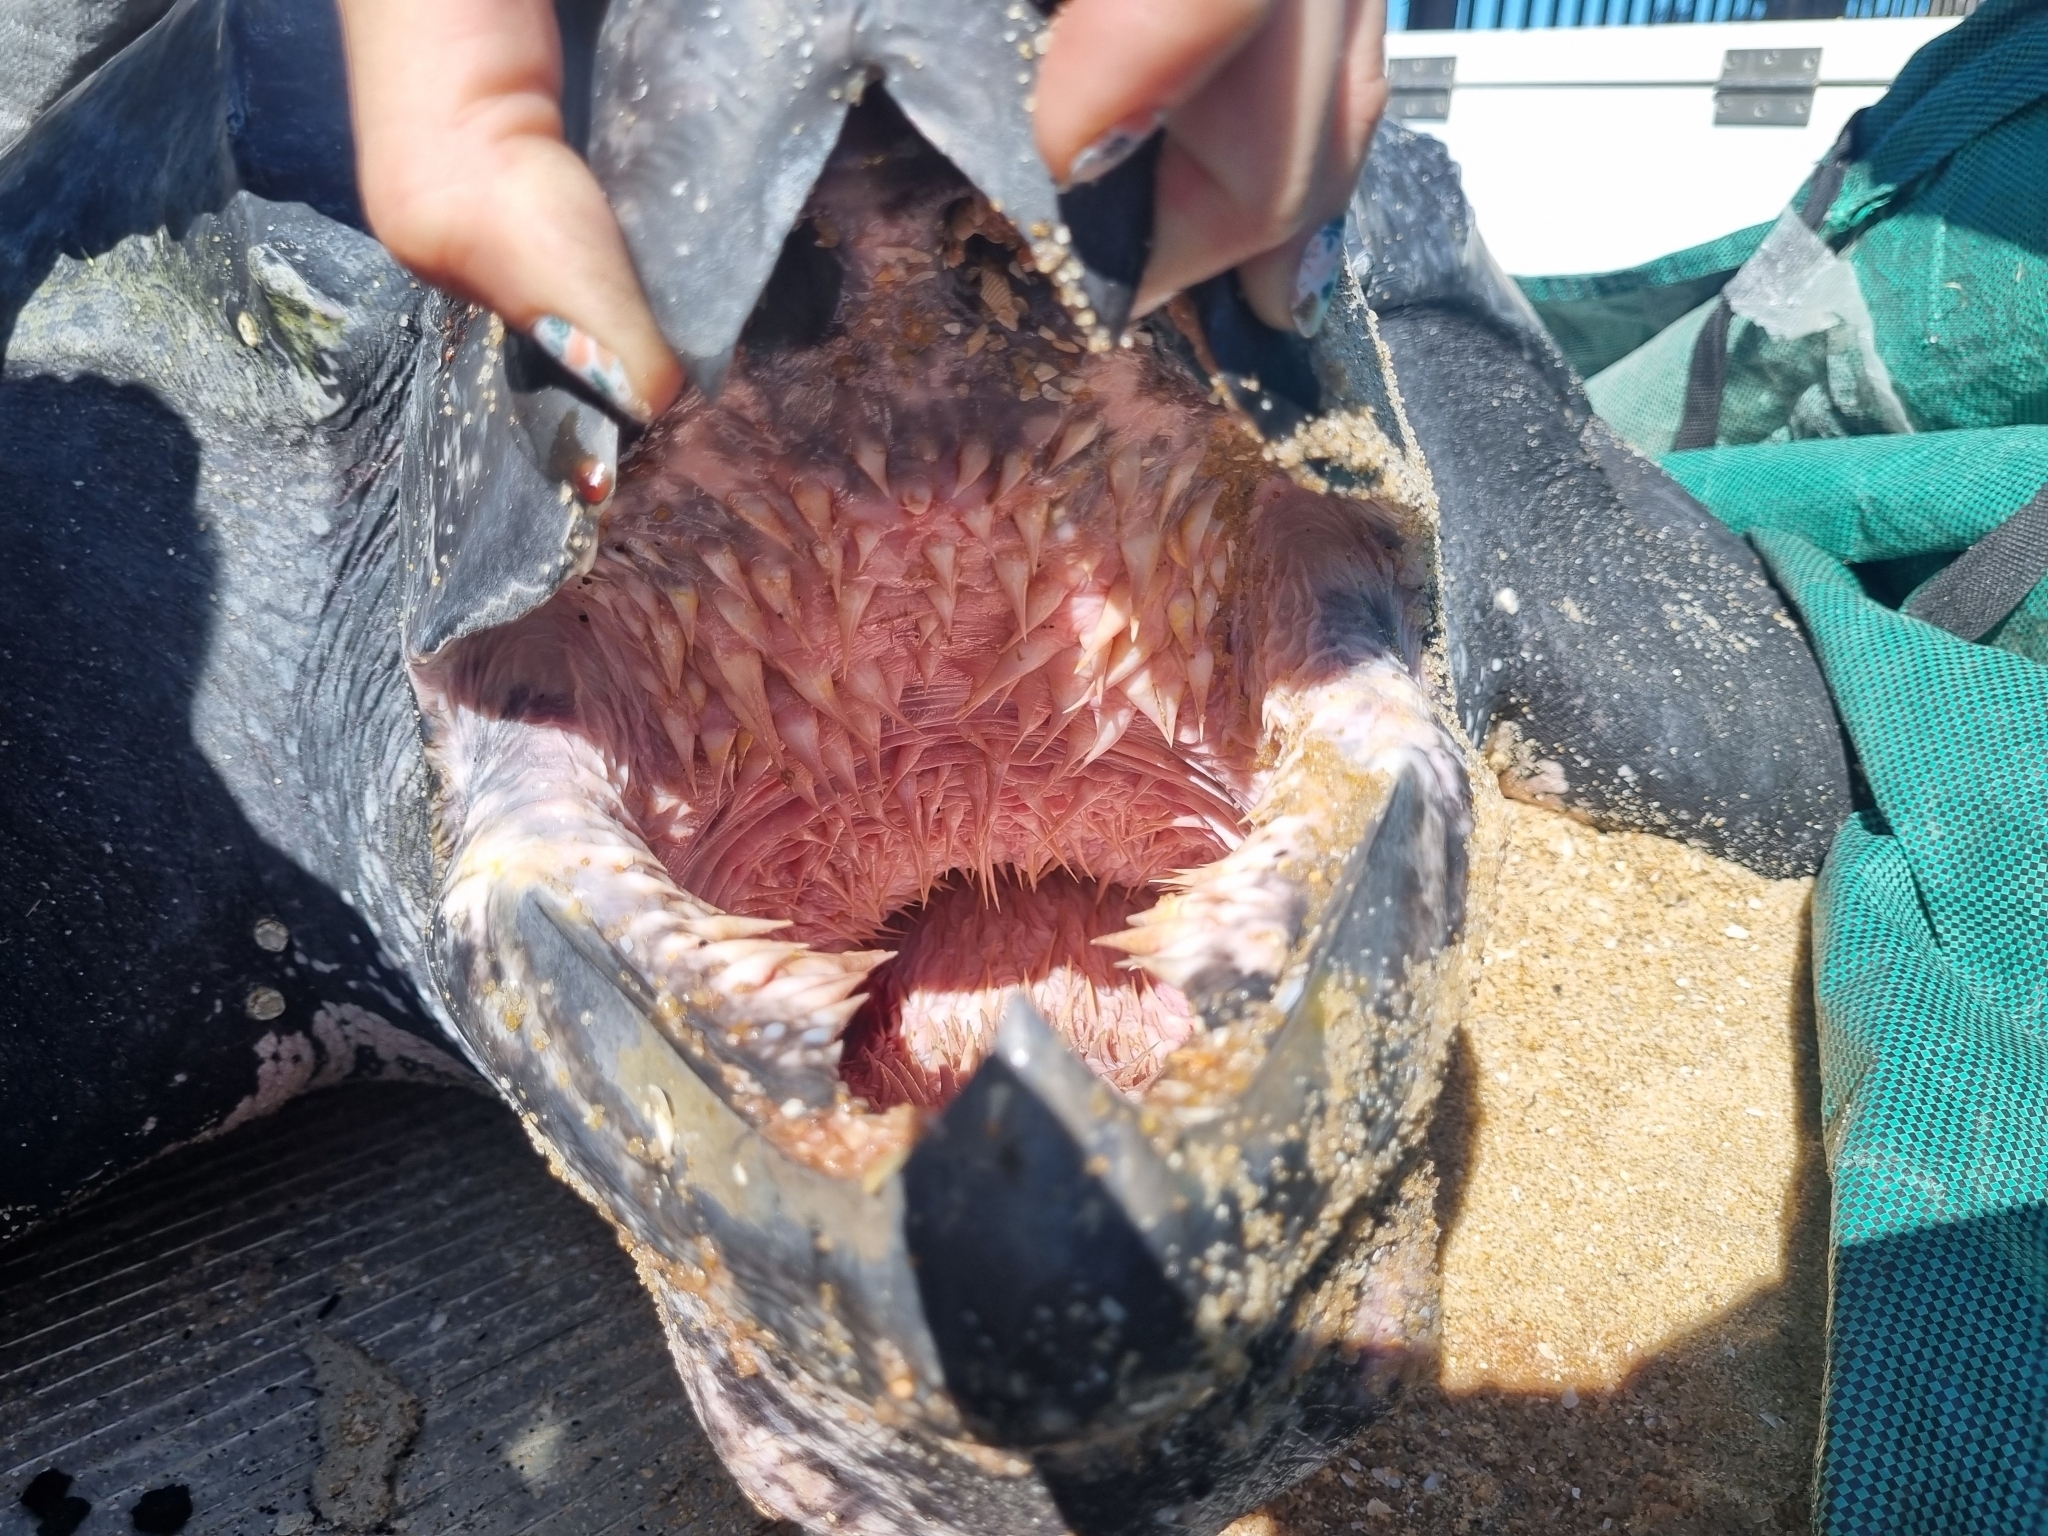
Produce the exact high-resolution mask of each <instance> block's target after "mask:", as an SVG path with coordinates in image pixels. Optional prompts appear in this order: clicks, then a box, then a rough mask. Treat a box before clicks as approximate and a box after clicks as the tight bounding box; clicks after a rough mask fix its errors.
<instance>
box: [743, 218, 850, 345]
mask: <svg viewBox="0 0 2048 1536" xmlns="http://www.w3.org/2000/svg"><path fill="white" fill-rule="evenodd" d="M822 237H823V231H821V230H820V229H819V227H818V224H817V222H816V221H815V220H813V219H805V220H804V221H803V222H801V223H800V224H798V225H797V226H796V228H794V229H792V230H791V231H790V232H789V238H788V239H787V240H785V241H783V242H782V254H781V255H780V256H778V257H777V258H776V259H775V270H774V271H773V272H771V273H770V274H769V276H768V286H767V287H766V288H764V289H762V291H761V298H760V300H759V302H758V303H756V304H755V305H754V313H753V314H752V315H751V316H750V317H749V318H748V320H747V328H746V330H745V331H743V332H741V335H740V340H741V343H742V345H744V346H745V347H747V349H748V350H749V351H752V352H756V353H759V352H775V351H793V350H797V349H800V348H803V347H814V346H816V345H817V344H818V343H819V342H821V341H823V340H824V339H825V338H826V336H827V335H829V334H830V333H831V330H832V326H833V322H834V321H835V320H836V319H837V318H838V314H839V293H840V289H841V288H842V287H843V286H844V285H845V282H846V269H845V267H844V265H843V264H842V263H841V261H840V258H839V253H838V251H837V250H835V249H833V248H832V247H830V246H827V245H826V244H825V243H824V240H823V238H822Z"/></svg>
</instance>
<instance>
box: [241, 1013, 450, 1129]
mask: <svg viewBox="0 0 2048 1536" xmlns="http://www.w3.org/2000/svg"><path fill="white" fill-rule="evenodd" d="M257 990H258V991H271V990H272V989H270V988H258V989H257ZM273 995H276V994H275V993H274V992H273ZM252 996H253V994H252ZM278 1000H279V1003H280V1005H282V1002H283V999H282V997H279V999H278ZM365 1048H367V1049H368V1050H369V1051H370V1052H371V1053H372V1054H373V1055H374V1057H375V1059H376V1061H377V1063H378V1065H379V1066H380V1067H381V1068H383V1069H384V1070H385V1071H386V1072H388V1073H391V1074H392V1075H395V1076H399V1077H401V1078H403V1079H405V1080H408V1081H424V1082H441V1083H460V1084H463V1085H465V1086H469V1087H475V1086H476V1078H475V1076H474V1075H473V1074H472V1073H470V1072H469V1071H467V1070H466V1069H464V1068H463V1067H462V1066H461V1064H460V1063H458V1062H457V1061H456V1060H455V1058H454V1057H452V1056H450V1055H449V1054H448V1053H447V1052H446V1051H444V1050H441V1049H440V1048H439V1047H438V1046H435V1045H433V1044H431V1043H429V1042H428V1041H425V1040H422V1039H421V1038H420V1037H419V1036H417V1035H414V1034H411V1033H409V1032H408V1031H406V1030H403V1029H400V1028H398V1026H397V1025H395V1024H393V1023H391V1022H390V1021H389V1020H388V1019H385V1018H383V1017H381V1016H380V1015H378V1014H374V1013H372V1012H370V1010H369V1009H367V1008H362V1007H358V1006H357V1005H356V1004H354V1003H322V1004H321V1005H320V1007H319V1009H318V1010H317V1011H316V1012H315V1013H314V1015H313V1026H312V1033H311V1035H310V1036H308V1035H306V1034H304V1033H301V1032H299V1031H297V1030H294V1031H292V1032H290V1033H288V1034H279V1033H277V1032H275V1031H273V1032H271V1033H269V1034H266V1035H264V1036H263V1037H262V1038H261V1039H259V1040H258V1041H257V1042H256V1091H255V1092H254V1093H251V1094H249V1095H247V1096H246V1097H244V1098H243V1100H242V1101H241V1102H240V1103H239V1104H237V1105H236V1106H235V1107H234V1108H233V1109H232V1110H230V1111H229V1112H228V1116H227V1118H226V1119H225V1120H223V1121H221V1123H220V1124H219V1125H218V1126H216V1127H215V1128H214V1129H213V1130H212V1131H210V1132H208V1133H207V1135H208V1136H218V1135H220V1134H221V1133H222V1132H224V1131H231V1130H233V1129H234V1128H235V1127H236V1126H238V1125H244V1124H246V1123H247V1122H249V1121H251V1120H255V1119H258V1118H260V1117H261V1116H264V1115H267V1114H270V1113H272V1112H273V1111H275V1110H276V1109H277V1108H278V1107H279V1106H281V1105H282V1104H283V1103H284V1102H285V1101H286V1100H287V1099H292V1098H296V1097H297V1096H298V1095H299V1094H302V1093H307V1092H310V1091H312V1090H313V1089H315V1088H331V1087H333V1086H334V1085H335V1084H336V1083H340V1082H343V1081H345V1080H346V1079H348V1078H350V1077H353V1076H355V1075H356V1074H357V1065H358V1059H359V1056H360V1053H361V1052H362V1051H363V1050H364V1049H365Z"/></svg>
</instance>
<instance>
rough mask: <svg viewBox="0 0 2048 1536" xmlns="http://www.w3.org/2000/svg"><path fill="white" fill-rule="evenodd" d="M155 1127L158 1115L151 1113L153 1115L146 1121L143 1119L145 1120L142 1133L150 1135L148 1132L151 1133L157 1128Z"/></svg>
mask: <svg viewBox="0 0 2048 1536" xmlns="http://www.w3.org/2000/svg"><path fill="white" fill-rule="evenodd" d="M155 1129H156V1116H155V1115H151V1116H150V1117H149V1118H148V1119H147V1120H145V1121H143V1122H142V1131H141V1134H142V1135H144V1136H147V1135H148V1134H149V1133H150V1132H151V1131H153V1130H155Z"/></svg>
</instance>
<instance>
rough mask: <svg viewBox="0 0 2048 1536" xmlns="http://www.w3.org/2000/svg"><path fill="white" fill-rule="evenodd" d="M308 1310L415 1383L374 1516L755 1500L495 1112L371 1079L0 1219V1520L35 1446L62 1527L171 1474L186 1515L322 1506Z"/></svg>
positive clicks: (498, 1535)
mask: <svg viewBox="0 0 2048 1536" xmlns="http://www.w3.org/2000/svg"><path fill="white" fill-rule="evenodd" d="M323 1331H324V1332H325V1333H327V1334H328V1335H330V1336H331V1337H333V1338H335V1339H339V1340H343V1341H346V1342H348V1343H352V1344H354V1345H355V1346H358V1348H359V1349H360V1350H361V1351H363V1352H365V1353H366V1354H367V1355H368V1356H370V1357H371V1358H372V1359H373V1360H375V1361H377V1362H381V1363H382V1365H383V1366H384V1367H386V1368H387V1375H388V1377H390V1378H395V1382H393V1383H392V1386H391V1392H392V1394H393V1395H394V1396H395V1398H396V1399H397V1400H400V1401H402V1400H403V1399H405V1398H406V1397H407V1396H408V1395H409V1396H410V1397H411V1398H413V1399H415V1400H416V1401H417V1404H418V1408H419V1424H420V1428H419V1431H418V1434H417V1437H416V1438H415V1439H414V1440H413V1441H412V1444H411V1448H410V1450H408V1451H407V1452H405V1453H404V1454H403V1455H401V1456H399V1457H398V1459H397V1460H396V1462H395V1464H392V1466H391V1471H392V1478H393V1480H392V1488H393V1493H392V1496H391V1507H390V1511H389V1520H388V1528H389V1529H390V1530H393V1531H397V1532H401V1533H405V1536H441V1533H452V1532H489V1533H492V1536H519V1533H529V1532H531V1533H559V1536H572V1533H573V1536H600V1533H604V1532H621V1533H623V1532H643V1531H646V1532H671V1531H672V1532H691V1533H693V1536H742V1533H752V1532H759V1531H762V1530H764V1529H766V1528H768V1522H765V1521H764V1520H763V1519H762V1518H761V1517H760V1515H759V1514H757V1513H756V1512H755V1511H754V1509H753V1508H752V1506H750V1505H749V1504H748V1503H747V1501H746V1500H745V1499H744V1498H743V1497H742V1496H741V1494H740V1493H739V1491H738V1490H737V1489H736V1488H735V1487H734V1486H733V1484H732V1483H731V1481H730V1480H729V1479H728V1478H727V1477H726V1475H725V1474H724V1472H723V1471H722V1470H721V1469H720V1467H719V1465H718V1461H717V1458H716V1457H715V1456H714V1455H713V1454H712V1452H711V1450H710V1448H709V1446H708V1445H707V1444H706V1443H705V1441H704V1437H703V1435H702V1433H701V1432H700V1431H699V1430H698V1428H697V1424H696V1421H695V1420H694V1419H693V1418H692V1417H691V1414H690V1409H689V1405H688V1403H687V1402H686V1401H685V1400H684V1398H683V1394H682V1390H681V1388H680V1386H679V1385H678V1384H677V1381H676V1378H675V1375H674V1372H673V1371H672V1370H671V1368H670V1365H669V1359H668V1351H667V1348H666V1346H665V1345H664V1344H663V1342H662V1337H661V1330H660V1327H659V1325H658V1324H657V1323H656V1321H655V1317H654V1310H653V1307H652V1304H651V1303H650V1302H649V1301H648V1299H647V1297H646V1296H645V1294H644V1293H643V1292H642V1291H641V1289H640V1287H639V1284H638V1283H637V1282H636V1280H635V1279H634V1276H633V1270H632V1266H631V1264H630V1263H629V1262H628V1261H627V1259H626V1256H625V1254H624V1253H623V1252H621V1251H620V1249H619V1247H618V1245H617V1244H616V1243H615V1242H614V1241H613V1239H612V1237H611V1234H610V1231H609V1229H607V1228H606V1227H605V1226H604V1224H603V1223H602V1222H600V1221H599V1220H598V1219H597V1217H596V1216H595V1215H593V1214H592V1213H591V1212H590V1211H589V1210H588V1209H587V1208H585V1207H584V1206H583V1204H582V1203H581V1202H580V1201H578V1200H577V1199H576V1198H575V1197H574V1196H573V1195H571V1194H570V1193H569V1191H568V1190H567V1189H565V1188H563V1187H562V1186H560V1185H558V1184H556V1183H555V1182H554V1180H552V1179H551V1178H549V1177H548V1174H547V1171H546V1169H545V1167H544V1166H543V1165H542V1163H541V1161H540V1159H539V1157H538V1156H537V1155H535V1153H534V1152H533V1150H532V1148H531V1147H530V1146H529V1145H528V1144H527V1142H526V1140H525V1138H524V1136H523V1135H521V1133H520V1131H519V1128H518V1126H517V1124H516V1123H514V1121H513V1120H512V1118H511V1117H510V1115H509V1114H507V1112H506V1111H505V1110H504V1109H502V1108H501V1107H500V1106H499V1105H498V1104H496V1103H495V1102H493V1101H492V1100H490V1099H487V1098H484V1097H482V1096H480V1095H475V1094H469V1093H464V1092H461V1091H458V1090H450V1089H435V1088H416V1087H381V1086H368V1087H353V1088H343V1089H339V1090H335V1091H332V1092H328V1093H324V1094H317V1095H314V1096H312V1097H311V1098H308V1099H305V1100H302V1101H300V1102H298V1103H295V1104H292V1105H288V1106H287V1107H286V1108H285V1110H284V1111H283V1112H282V1113H280V1114H279V1115H277V1116H276V1117H274V1118H273V1119H271V1120H269V1121H267V1122H264V1123H261V1124H257V1125H252V1126H248V1127H245V1128H244V1129H242V1130H240V1131H238V1132H236V1133H234V1134H233V1135H230V1136H227V1137H224V1138H222V1139H221V1140H219V1141H217V1142H214V1143H211V1144H209V1145H206V1146H202V1147H195V1148H190V1149H187V1150H185V1151H183V1152H180V1153H177V1154H174V1155H173V1156H171V1157H168V1158H166V1159H164V1160H163V1161H161V1162H159V1163H157V1164H155V1165H153V1166H151V1167H150V1168H148V1169H145V1170H144V1171H142V1172H141V1173H139V1174H137V1175H135V1176H134V1177H132V1178H130V1179H127V1180H125V1181H123V1182H122V1183H120V1184H119V1185H117V1186H115V1187H113V1188H111V1189H109V1190H108V1191H106V1192H105V1193H103V1194H101V1195H99V1196H97V1197H96V1198H95V1199H93V1200H92V1201H91V1202H90V1203H89V1204H87V1205H85V1206H83V1207H81V1208H80V1209H79V1210H78V1211H76V1212H74V1213H73V1214H72V1215H71V1216H70V1217H68V1218H67V1219H65V1220H64V1221H62V1222H60V1223H58V1224H55V1225H53V1226H51V1227H50V1228H48V1229H45V1230H44V1231H41V1232H38V1233H35V1234H32V1235H31V1236H29V1237H27V1238H25V1239H23V1240H21V1241H19V1242H16V1243H14V1244H11V1245H9V1246H7V1247H0V1480H4V1487H0V1496H4V1505H0V1536H14V1533H17V1532H22V1533H26V1532H29V1531H33V1530H34V1529H35V1528H36V1524H37V1521H36V1517H35V1516H33V1515H32V1514H30V1512H29V1511H28V1510H27V1509H25V1508H23V1507H22V1506H21V1504H20V1503H19V1502H18V1500H19V1497H20V1495H21V1493H22V1491H23V1490H24V1488H26V1486H27V1485H28V1483H29V1481H30V1480H31V1479H32V1478H34V1477H35V1476H36V1475H37V1474H38V1473H40V1472H42V1471H43V1470H44V1469H45V1468H48V1467H52V1466H54V1467H57V1468H59V1469H61V1470H62V1471H63V1472H65V1473H68V1474H70V1475H71V1477H72V1478H73V1480H74V1481H73V1484H72V1486H71V1489H70V1495H71V1496H73V1497H78V1498H83V1499H85V1500H87V1501H89V1502H90V1503H91V1504H92V1506H93V1509H92V1513H91V1514H90V1515H88V1516H87V1517H86V1519H85V1522H84V1524H83V1525H81V1526H80V1527H79V1530H80V1532H81V1533H82V1536H92V1533H93V1532H96V1531H97V1532H108V1533H111V1532H115V1531H129V1530H132V1529H133V1526H132V1525H131V1522H130V1513H129V1512H130V1510H131V1508H132V1507H133V1505H134V1504H135V1503H136V1501H137V1500H138V1499H139V1498H140V1497H141V1495H142V1494H143V1492H144V1491H145V1490H147V1489H150V1488H153V1487H160V1486H163V1485H165V1484H171V1483H182V1484H185V1485H186V1486H188V1487H189V1488H190V1490H191V1498H192V1505H193V1514H192V1517H191V1520H190V1523H189V1524H188V1525H187V1526H186V1527H185V1529H186V1530H187V1531H188V1532H191V1533H193V1536H200V1533H204V1536H292V1533H296V1532H306V1533H310V1532H312V1531H314V1530H316V1529H321V1528H330V1527H328V1524H327V1522H323V1521H321V1520H320V1519H319V1518H318V1517H317V1516H316V1514H315V1506H314V1502H313V1486H314V1482H315V1477H316V1471H318V1470H319V1469H320V1468H321V1467H322V1464H323V1463H322V1458H323V1454H326V1455H328V1456H329V1457H330V1462H329V1465H330V1466H331V1465H332V1462H331V1457H332V1454H333V1452H334V1449H335V1448H334V1447H332V1446H328V1447H323V1445H322V1444H321V1437H320V1419H321V1415H320V1411H319V1409H320V1393H319V1391H318V1390H317V1389H316V1386H315V1382H314V1366H313V1362H312V1360H311V1359H310V1358H309V1356H308V1353H307V1350H308V1348H309V1347H313V1348H320V1347H321V1346H319V1345H318V1344H317V1343H312V1342H309V1341H314V1340H315V1336H316V1334H318V1333H320V1332H323ZM323 1352H324V1353H325V1354H326V1355H327V1356H328V1357H329V1358H330V1359H331V1358H332V1357H333V1356H334V1355H335V1354H336V1351H334V1350H331V1349H327V1350H324V1351H323ZM342 1353H344V1354H347V1355H348V1356H349V1358H351V1359H360V1356H356V1355H354V1354H353V1352H349V1351H342ZM373 1406H374V1405H373ZM407 1411H408V1412H410V1410H407ZM778 1529H780V1528H778Z"/></svg>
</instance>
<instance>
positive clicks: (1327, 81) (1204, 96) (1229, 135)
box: [1138, 0, 1346, 310]
mask: <svg viewBox="0 0 2048 1536" xmlns="http://www.w3.org/2000/svg"><path fill="white" fill-rule="evenodd" d="M1345 19H1346V6H1345V0H1279V3H1278V4H1276V5H1275V7H1274V11H1273V14H1272V16H1271V18H1270V19H1269V20H1268V22H1267V24H1266V26H1265V28H1264V29H1263V30H1262V31H1261V32H1260V33H1259V35H1258V36H1257V37H1256V38H1254V39H1253V40H1252V41H1251V42H1249V43H1247V44H1246V45H1245V46H1244V47H1243V48H1242V49H1240V50H1239V51H1238V53H1237V54H1236V55H1235V56H1233V57H1232V59H1231V60H1230V62H1229V63H1228V64H1227V65H1225V66H1224V68H1223V69H1222V70H1221V71H1220V72H1219V73H1218V74H1217V75H1216V77H1215V78H1214V79H1212V80H1211V81H1210V82H1209V83H1208V84H1207V85H1206V86H1204V87H1203V88H1202V89H1201V90H1200V91H1199V92H1197V93H1196V94H1195V95H1194V96H1193V97H1192V98H1190V99H1189V100H1188V101H1187V102H1186V103H1185V104H1184V105H1183V106H1181V107H1180V108H1178V109H1177V110H1176V111H1174V112H1173V114H1172V115H1171V117H1170V118H1169V120H1168V123H1167V143H1166V146H1165V150H1164V152H1163V153H1162V154H1161V156H1160V165H1159V180H1158V199H1159V201H1158V211H1157V215H1156V217H1155V221H1154V230H1153V245H1152V260H1151V263H1150V265H1149V266H1148V267H1147V269H1146V274H1145V280H1144V283H1143V284H1142V285H1141V287H1140V289H1139V294H1138V307H1139V308H1140V310H1143V309H1145V308H1148V307H1151V306H1152V305H1156V304H1158V303H1160V302H1162V301H1163V300H1164V299H1165V298H1166V297H1167V296H1168V295H1170V294H1172V293H1174V292H1177V291H1178V290H1180V289H1182V288H1185V287H1187V286H1188V285H1189V284H1191V283H1196V282H1200V281H1201V280H1202V279H1204V278H1207V277H1213V276H1214V275H1215V274H1216V273H1218V272H1222V271H1225V270H1227V269H1229V268H1231V267H1234V266H1236V265H1237V264H1238V263H1240V262H1242V261H1244V260H1246V259H1247V258H1249V257H1251V256H1255V255H1257V254H1259V253H1260V252H1262V251H1268V250H1271V249H1273V248H1274V247H1275V246H1277V245H1280V244H1282V243H1283V242H1285V241H1287V240H1289V239H1290V238H1292V237H1293V236H1294V235H1295V234H1296V232H1297V231H1298V230H1299V229H1300V228H1301V226H1302V223H1303V220H1304V218H1305V217H1306V216H1307V214H1308V213H1309V211H1310V209H1311V199H1312V196H1313V195H1314V193H1315V192H1316V190H1317V166H1318V162H1319V160H1320V158H1321V156H1322V153H1323V145H1324V140H1325V138H1326V137H1327V134H1328V124H1329V119H1330V111H1331V106H1332V103H1333V101H1334V99H1335V96H1336V76H1337V74H1338V61H1339V58H1340V54H1341V51H1342V43H1343V26H1344V21H1345Z"/></svg>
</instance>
